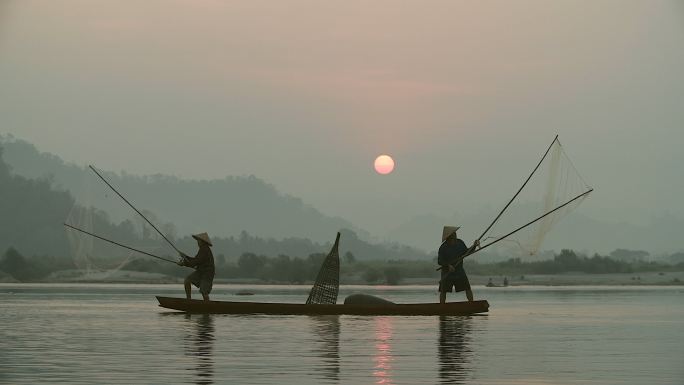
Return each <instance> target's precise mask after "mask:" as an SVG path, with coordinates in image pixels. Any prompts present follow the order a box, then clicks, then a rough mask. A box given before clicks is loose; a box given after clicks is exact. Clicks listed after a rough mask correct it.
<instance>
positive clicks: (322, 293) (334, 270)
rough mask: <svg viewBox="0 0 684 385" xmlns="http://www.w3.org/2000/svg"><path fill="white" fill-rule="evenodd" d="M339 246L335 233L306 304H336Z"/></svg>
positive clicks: (338, 288)
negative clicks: (333, 240)
mask: <svg viewBox="0 0 684 385" xmlns="http://www.w3.org/2000/svg"><path fill="white" fill-rule="evenodd" d="M339 244H340V233H337V237H336V238H335V244H334V245H333V247H332V249H330V253H329V254H328V256H327V257H325V260H324V261H323V264H322V265H321V270H319V271H318V275H317V276H316V282H314V284H313V287H312V288H311V292H310V293H309V298H307V300H306V303H307V304H329V305H334V304H336V303H337V293H338V292H339V290H340V254H339V252H338V251H337V249H338V247H339Z"/></svg>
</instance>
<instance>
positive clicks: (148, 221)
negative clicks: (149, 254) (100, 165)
mask: <svg viewBox="0 0 684 385" xmlns="http://www.w3.org/2000/svg"><path fill="white" fill-rule="evenodd" d="M88 167H90V169H91V170H93V172H94V173H95V174H96V175H97V176H99V177H100V179H102V181H103V182H105V184H107V186H109V188H111V189H112V191H114V192H115V193H116V195H118V196H119V197H121V199H123V200H124V202H126V203H128V205H129V206H131V208H132V209H133V210H135V212H136V213H138V214H140V216H141V217H142V218H143V219H144V220H145V221H146V222H147V223H149V224H150V226H152V228H153V229H155V230H156V231H157V233H158V234H159V235H161V236H162V238H164V240H165V241H166V242H168V243H169V245H171V247H173V249H174V250H176V251H177V252H178V253H179V254H183V253H182V252H181V251H180V250H178V248H177V247H176V246H175V245H174V244H173V243H172V242H171V241H170V240H169V239H168V238H166V236H165V235H164V234H162V232H161V231H159V229H158V228H157V226H155V225H154V224H153V223H152V222H150V220H149V219H147V217H146V216H144V215H143V213H141V212H140V211H138V209H136V208H135V206H133V204H132V203H131V202H129V201H128V199H126V198H124V197H123V195H121V194H120V193H119V192H118V191H116V189H115V188H114V186H112V185H111V184H109V182H107V179H105V178H104V177H103V176H102V175H100V173H99V172H97V170H96V169H95V167H93V166H92V165H89V166H88Z"/></svg>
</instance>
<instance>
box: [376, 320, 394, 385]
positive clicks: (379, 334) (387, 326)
mask: <svg viewBox="0 0 684 385" xmlns="http://www.w3.org/2000/svg"><path fill="white" fill-rule="evenodd" d="M391 342H392V319H391V318H389V317H378V318H376V320H375V356H374V357H373V362H374V363H375V366H374V367H373V369H374V370H373V377H375V383H376V384H384V385H390V384H393V382H392V377H391V375H392V373H391V371H392V361H394V357H393V356H392V344H391Z"/></svg>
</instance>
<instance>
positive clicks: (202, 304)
mask: <svg viewBox="0 0 684 385" xmlns="http://www.w3.org/2000/svg"><path fill="white" fill-rule="evenodd" d="M157 300H158V301H159V306H161V307H163V308H167V309H172V310H179V311H182V312H186V313H210V314H291V315H300V314H301V315H341V314H350V315H409V316H411V315H419V316H433V315H468V314H477V313H486V312H487V311H488V310H489V302H487V301H484V300H483V301H473V302H449V303H446V304H444V305H442V304H439V303H411V304H388V305H356V304H355V305H343V304H335V305H327V304H326V305H321V304H298V303H273V302H271V303H269V302H231V301H204V300H199V299H185V298H173V297H160V296H157Z"/></svg>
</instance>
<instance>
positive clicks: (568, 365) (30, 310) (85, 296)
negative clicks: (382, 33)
mask: <svg viewBox="0 0 684 385" xmlns="http://www.w3.org/2000/svg"><path fill="white" fill-rule="evenodd" d="M245 289H246V290H250V291H253V292H255V293H256V294H255V295H254V296H249V297H242V296H236V295H234V293H236V292H238V291H240V290H245ZM352 292H366V293H370V294H375V295H380V296H383V297H385V298H388V299H391V300H394V301H396V302H434V301H436V299H437V296H436V293H435V292H434V287H417V286H416V287H401V288H374V287H344V288H342V290H341V292H340V299H343V298H344V297H345V296H346V295H348V294H351V293H352ZM307 293H308V287H298V286H287V287H282V286H242V285H241V286H236V285H218V286H215V292H214V293H213V294H214V299H223V300H244V301H264V302H266V301H269V302H304V301H305V300H306V296H307ZM155 294H162V295H177V296H180V295H181V294H182V288H181V287H180V285H176V286H169V285H14V284H5V285H0V325H1V326H0V344H1V345H0V383H11V384H22V383H26V384H28V383H31V384H33V383H87V384H95V383H144V384H152V383H158V384H173V383H197V384H211V383H231V384H268V385H274V384H337V383H340V384H372V383H376V384H438V383H449V384H678V385H681V384H684V288H681V287H679V288H677V287H660V288H653V287H651V288H643V287H642V288H623V287H583V288H576V287H567V288H535V287H527V288H524V287H515V288H482V287H477V288H475V295H476V297H478V298H486V299H488V300H489V302H490V305H491V308H490V310H491V311H490V313H489V314H488V315H484V316H472V317H367V316H322V317H312V316H260V315H244V316H234V315H192V316H188V315H184V314H179V313H172V312H167V311H165V310H164V309H162V308H159V307H158V306H157V302H156V299H155V298H154V295H155ZM461 297H464V296H463V295H462V294H461V295H460V296H457V297H456V298H458V299H459V300H460V299H461Z"/></svg>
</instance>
